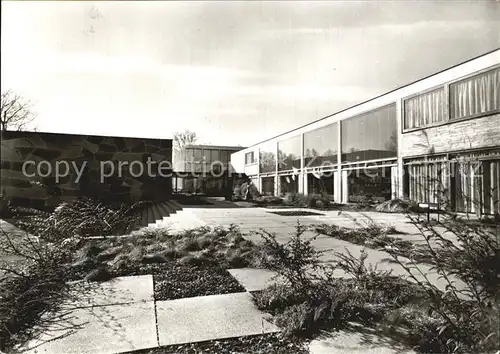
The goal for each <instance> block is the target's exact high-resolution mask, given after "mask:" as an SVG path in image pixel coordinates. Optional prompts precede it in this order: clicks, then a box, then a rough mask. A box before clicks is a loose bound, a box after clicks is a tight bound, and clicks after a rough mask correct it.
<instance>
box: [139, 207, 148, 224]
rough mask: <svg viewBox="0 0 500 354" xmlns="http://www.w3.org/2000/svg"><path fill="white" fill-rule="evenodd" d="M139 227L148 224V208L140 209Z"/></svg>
mask: <svg viewBox="0 0 500 354" xmlns="http://www.w3.org/2000/svg"><path fill="white" fill-rule="evenodd" d="M139 226H140V227H145V226H148V209H144V210H143V211H142V216H141V221H140V223H139Z"/></svg>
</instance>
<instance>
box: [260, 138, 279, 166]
mask: <svg viewBox="0 0 500 354" xmlns="http://www.w3.org/2000/svg"><path fill="white" fill-rule="evenodd" d="M259 154H260V157H259V158H260V172H261V173H266V172H276V143H271V144H269V143H268V144H266V145H264V146H262V147H261V148H260V151H259Z"/></svg>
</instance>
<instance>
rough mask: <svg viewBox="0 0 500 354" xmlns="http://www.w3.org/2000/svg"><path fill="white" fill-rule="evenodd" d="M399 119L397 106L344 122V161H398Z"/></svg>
mask: <svg viewBox="0 0 500 354" xmlns="http://www.w3.org/2000/svg"><path fill="white" fill-rule="evenodd" d="M396 119H397V118H396V105H395V104H392V105H389V106H385V107H382V108H379V109H376V110H373V111H370V112H367V113H365V114H362V115H360V116H357V117H354V118H350V119H347V120H344V121H342V122H341V128H342V161H343V162H356V161H366V160H375V159H383V158H389V157H396V156H397V150H398V133H397V121H396Z"/></svg>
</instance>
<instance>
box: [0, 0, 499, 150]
mask: <svg viewBox="0 0 500 354" xmlns="http://www.w3.org/2000/svg"><path fill="white" fill-rule="evenodd" d="M499 47H500V2H499V1H495V0H492V1H480V0H472V1H452V0H447V1H442V2H437V1H431V0H428V1H415V2H411V1H359V2H354V1H344V2H340V1H336V2H327V1H316V2H306V1H303V2H299V1H294V2H284V1H283V2H281V1H279V2H270V1H268V2H256V1H255V2H250V1H246V2H236V1H231V2H223V1H220V2H202V1H193V2H183V1H174V2H168V3H167V2H160V1H152V2H129V1H127V2H96V3H92V2H74V1H71V2H69V1H68V2H46V1H43V2H26V1H23V2H8V1H2V48H1V60H2V68H1V71H2V72H1V74H2V77H1V81H2V91H4V90H6V89H9V88H10V89H13V90H15V91H17V92H19V93H21V94H22V95H24V96H25V97H26V98H29V99H30V100H32V101H33V103H34V104H35V108H36V112H37V114H38V118H37V122H36V125H37V127H38V129H39V130H40V131H49V132H65V133H82V134H102V135H123V136H140V137H158V138H170V137H171V134H172V132H175V131H181V130H184V129H189V130H192V131H195V132H196V133H198V135H199V137H200V142H202V143H211V144H224V145H243V146H247V145H252V144H254V143H257V142H259V141H261V140H264V139H267V138H270V137H272V136H274V135H277V134H279V133H282V132H284V131H286V130H290V129H293V128H296V127H298V126H300V125H303V124H306V123H308V122H310V121H313V120H316V119H319V118H321V117H323V116H326V115H329V114H332V113H334V112H335V111H338V110H340V109H343V108H346V107H348V106H351V105H353V104H356V103H359V102H361V101H364V100H366V99H369V98H371V97H373V96H375V95H378V94H382V93H384V92H386V91H389V90H391V89H394V88H396V87H398V86H402V85H405V84H407V83H409V82H411V81H413V80H417V79H419V78H421V77H423V76H426V75H429V74H432V73H434V72H436V71H439V70H442V69H444V68H446V67H449V66H452V65H455V64H458V63H460V62H462V61H465V60H468V59H470V58H472V57H475V56H478V55H481V54H483V53H485V52H488V51H491V50H493V49H497V48H499Z"/></svg>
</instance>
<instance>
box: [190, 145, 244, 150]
mask: <svg viewBox="0 0 500 354" xmlns="http://www.w3.org/2000/svg"><path fill="white" fill-rule="evenodd" d="M185 148H193V149H196V148H202V149H221V150H224V149H226V150H244V149H246V147H244V146H225V145H204V144H191V145H186V146H185Z"/></svg>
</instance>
